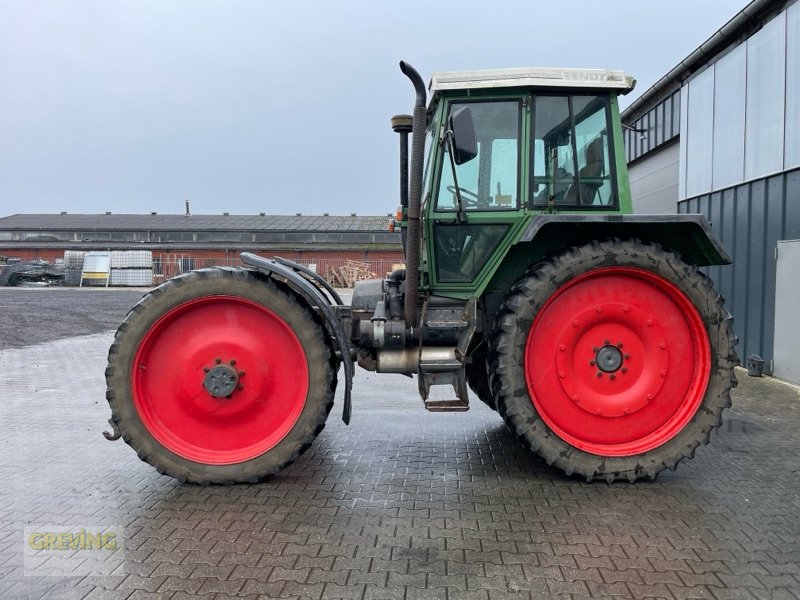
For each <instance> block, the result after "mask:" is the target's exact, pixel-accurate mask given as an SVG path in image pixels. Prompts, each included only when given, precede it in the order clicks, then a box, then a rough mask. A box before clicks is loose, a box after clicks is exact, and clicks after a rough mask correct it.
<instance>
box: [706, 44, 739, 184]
mask: <svg viewBox="0 0 800 600" xmlns="http://www.w3.org/2000/svg"><path fill="white" fill-rule="evenodd" d="M746 59H747V55H746V52H745V45H744V44H742V45H740V46H739V47H737V48H736V49H735V50H733V51H732V52H730V53H728V54H727V55H726V56H724V57H723V58H721V59H720V60H719V61H718V62H717V63H716V64H715V65H714V158H713V174H712V179H713V181H712V184H713V187H714V188H715V189H719V188H724V187H728V186H730V185H734V184H736V183H739V182H740V181H742V178H743V177H744V122H745V121H744V116H745V115H744V99H745V82H746V67H747V63H746Z"/></svg>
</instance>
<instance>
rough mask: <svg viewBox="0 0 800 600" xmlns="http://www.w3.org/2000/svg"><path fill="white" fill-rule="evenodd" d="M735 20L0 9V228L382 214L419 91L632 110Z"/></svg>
mask: <svg viewBox="0 0 800 600" xmlns="http://www.w3.org/2000/svg"><path fill="white" fill-rule="evenodd" d="M745 4H746V1H745V0H704V1H699V0H673V1H670V2H664V1H662V2H645V1H634V0H627V1H623V0H605V1H603V2H599V1H594V2H590V1H586V0H584V1H581V0H573V1H571V2H568V1H566V0H561V1H560V2H532V1H530V0H528V1H527V2H517V1H514V2H502V3H501V2H494V3H489V2H486V1H484V2H474V1H472V0H461V1H458V2H454V1H453V2H450V1H448V2H444V1H440V2H417V1H410V2H396V3H388V2H311V1H307V2H288V3H287V2H280V3H279V2H269V1H266V0H263V1H261V2H256V1H249V2H245V1H229V2H223V1H221V0H220V1H216V2H212V1H201V0H191V1H189V0H184V1H171V2H169V1H165V0H155V1H136V2H134V1H117V2H108V1H107V0H97V1H93V2H92V1H71V2H66V1H50V2H37V1H31V0H18V1H14V0H0V85H1V86H2V87H0V89H2V93H0V216H4V215H8V214H12V213H17V212H25V213H39V212H59V211H62V210H66V211H69V212H102V211H108V210H110V211H113V212H150V211H158V212H164V213H179V212H183V202H184V199H186V198H189V199H190V200H191V204H192V211H193V212H195V213H211V214H213V213H222V212H230V213H237V214H242V213H257V212H267V213H273V214H283V213H294V212H303V213H306V214H309V213H315V214H319V213H322V212H329V213H332V214H348V213H350V212H357V213H358V214H383V213H388V212H393V210H394V207H395V205H396V204H397V195H398V192H397V189H398V183H397V180H398V175H397V160H398V159H397V139H396V136H395V134H393V133H392V132H391V129H390V127H389V118H390V117H391V116H392V115H393V114H397V113H407V112H410V111H411V108H412V104H413V99H414V95H413V90H412V88H411V86H410V84H409V82H408V80H407V79H406V78H405V77H403V76H402V74H401V73H400V71H399V69H398V68H397V63H398V61H399V60H400V59H404V60H407V61H409V62H410V63H411V64H413V65H414V66H415V67H416V68H417V69H418V70H419V71H420V73H421V74H422V76H423V78H425V80H426V81H427V79H428V78H429V76H430V73H431V72H433V71H444V70H460V69H479V68H495V67H519V66H542V67H603V68H622V69H625V71H626V72H628V73H630V74H632V75H634V76H635V77H636V78H637V80H638V85H637V88H636V90H635V91H634V93H633V95H632V96H631V97H630V98H628V99H627V102H629V101H630V100H632V99H633V97H635V96H636V95H637V94H639V93H641V92H643V91H644V90H645V89H647V87H649V86H650V85H651V84H652V83H653V82H654V81H656V80H657V79H658V78H659V77H661V75H663V74H664V73H665V72H666V71H667V70H668V69H670V68H671V67H672V66H674V65H675V64H676V63H677V62H678V61H679V60H680V59H682V58H684V57H685V56H686V55H687V54H688V53H689V52H691V51H692V50H694V48H695V47H697V46H698V45H699V44H700V43H702V42H703V41H704V40H705V39H706V38H707V37H708V36H710V35H711V34H712V33H713V32H714V31H715V30H716V29H718V28H719V27H720V26H721V25H723V24H724V23H725V22H726V21H727V20H728V19H729V18H730V17H732V16H733V15H734V14H735V13H736V12H738V11H739V10H740V9H741V8H742V7H743V6H744V5H745Z"/></svg>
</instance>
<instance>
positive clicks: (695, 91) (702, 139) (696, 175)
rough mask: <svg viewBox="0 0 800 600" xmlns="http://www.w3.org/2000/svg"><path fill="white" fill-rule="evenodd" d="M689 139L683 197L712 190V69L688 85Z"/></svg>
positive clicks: (687, 142) (687, 141) (687, 139)
mask: <svg viewBox="0 0 800 600" xmlns="http://www.w3.org/2000/svg"><path fill="white" fill-rule="evenodd" d="M688 104H689V106H688V123H687V126H688V137H687V138H686V142H685V143H686V195H687V196H696V195H698V194H702V193H704V192H707V191H709V190H710V189H711V160H712V152H713V150H714V144H713V139H714V138H713V124H714V69H713V68H709V69H706V70H705V71H703V72H702V73H701V74H700V75H698V76H697V77H695V78H694V79H692V80H691V81H690V82H689V98H688Z"/></svg>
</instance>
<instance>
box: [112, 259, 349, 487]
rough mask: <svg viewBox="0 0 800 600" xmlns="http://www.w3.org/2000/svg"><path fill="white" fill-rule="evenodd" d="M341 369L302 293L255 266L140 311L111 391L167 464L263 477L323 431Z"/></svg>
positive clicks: (170, 471) (120, 422)
mask: <svg viewBox="0 0 800 600" xmlns="http://www.w3.org/2000/svg"><path fill="white" fill-rule="evenodd" d="M335 366H336V364H335V361H334V360H333V359H332V354H331V351H330V348H329V346H328V343H327V340H326V337H325V334H324V332H323V329H322V326H321V325H320V324H319V323H318V321H317V320H316V318H315V316H314V314H313V313H312V312H311V311H310V310H308V309H307V308H306V307H305V306H304V305H302V304H301V303H300V302H299V301H298V300H297V299H296V298H295V297H294V296H293V295H291V294H290V293H288V292H287V291H285V290H284V289H282V288H281V287H279V286H278V285H277V284H275V283H274V282H272V281H271V280H269V279H266V278H260V277H259V276H257V275H256V274H254V273H252V272H250V271H247V270H243V269H220V268H212V269H203V270H200V271H192V272H190V273H187V274H185V275H182V276H180V277H177V278H175V279H171V280H169V281H167V282H165V283H164V284H162V285H161V286H159V287H157V288H156V289H154V290H153V291H152V292H150V293H149V294H147V295H146V296H145V297H144V298H143V299H142V300H141V301H140V302H139V303H138V304H137V305H136V306H134V307H133V309H131V311H130V313H129V314H128V316H127V317H126V318H125V321H124V322H123V323H122V325H121V326H120V328H119V330H118V331H117V334H116V337H115V339H114V343H113V344H112V346H111V349H110V350H109V357H108V367H107V369H106V381H107V392H106V397H107V399H108V402H109V404H110V406H111V410H112V419H113V421H114V423H115V424H116V426H117V427H118V428H119V429H120V431H122V434H123V438H124V439H125V441H126V442H127V443H128V444H129V445H130V446H131V447H133V448H134V449H135V450H136V452H137V454H138V455H139V457H140V458H141V459H142V460H144V461H146V462H148V463H150V464H151V465H153V466H154V467H155V468H156V469H157V470H158V471H159V472H160V473H164V474H166V475H169V476H171V477H174V478H176V479H178V480H180V481H189V482H193V483H200V484H210V483H222V484H228V483H235V482H255V481H258V480H260V479H263V478H264V477H266V476H268V475H271V474H273V473H276V472H278V471H279V470H280V469H282V468H283V467H285V466H287V465H288V464H290V463H291V462H293V461H294V460H295V459H296V458H297V457H298V456H299V455H300V454H302V453H303V452H304V451H305V450H306V449H307V448H308V447H309V446H310V445H311V442H312V441H313V440H314V438H315V437H316V436H317V434H318V433H319V432H320V431H321V430H322V428H323V427H324V424H325V419H326V417H327V415H328V413H329V412H330V410H331V407H332V405H333V395H334V390H335V387H336V375H335Z"/></svg>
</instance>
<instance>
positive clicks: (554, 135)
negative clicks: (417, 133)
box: [422, 69, 635, 293]
mask: <svg viewBox="0 0 800 600" xmlns="http://www.w3.org/2000/svg"><path fill="white" fill-rule="evenodd" d="M634 83H635V82H634V80H633V78H631V77H628V76H626V75H625V74H624V73H622V72H621V71H606V70H577V69H502V70H493V71H471V72H459V73H436V74H434V75H433V77H432V78H431V82H430V86H429V87H430V90H431V92H432V94H433V95H432V98H431V102H430V105H429V106H428V127H427V134H426V146H427V148H428V154H427V159H426V160H427V166H426V173H425V179H424V184H423V190H422V194H423V200H422V203H423V206H422V212H423V214H424V216H425V219H424V225H423V238H424V244H423V248H424V250H423V255H424V258H426V259H427V263H428V270H427V271H424V269H423V274H425V273H427V277H428V280H427V281H428V283H429V284H430V285H432V286H433V288H434V289H436V290H437V291H441V292H443V293H446V292H448V291H449V292H454V291H467V290H468V291H469V293H474V292H475V290H476V288H477V287H480V284H481V279H482V278H486V277H488V276H489V275H490V274H491V273H493V272H494V270H495V267H496V265H494V264H493V262H494V261H493V260H492V258H493V257H496V256H498V255H500V256H502V255H503V254H505V252H504V251H503V246H504V245H505V246H508V245H510V244H511V243H512V241H513V240H514V239H516V237H517V234H518V231H519V228H521V227H524V226H525V223H526V222H528V221H529V220H530V219H531V218H532V217H533V216H534V215H536V214H542V213H579V214H580V213H584V214H586V213H589V214H592V213H594V214H603V213H630V212H631V202H630V192H629V189H628V181H627V172H626V169H625V162H624V153H623V152H622V135H621V126H620V120H619V108H618V104H617V95H618V94H619V93H627V92H628V91H630V90H631V89H632V88H633V85H634ZM498 250H499V252H498Z"/></svg>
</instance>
